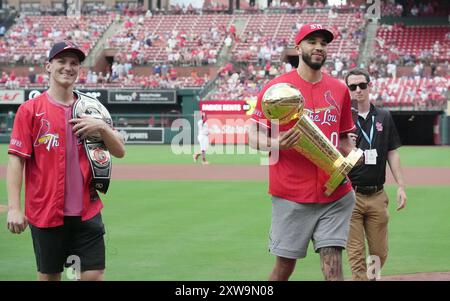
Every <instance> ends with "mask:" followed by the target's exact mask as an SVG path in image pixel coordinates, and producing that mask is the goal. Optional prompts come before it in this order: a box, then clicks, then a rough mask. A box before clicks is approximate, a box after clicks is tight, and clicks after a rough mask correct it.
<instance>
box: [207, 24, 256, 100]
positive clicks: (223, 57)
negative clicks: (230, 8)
mask: <svg viewBox="0 0 450 301" xmlns="http://www.w3.org/2000/svg"><path fill="white" fill-rule="evenodd" d="M247 22H248V20H247V18H246V17H235V18H234V21H233V24H234V26H235V27H236V35H237V36H238V37H239V36H241V35H242V33H243V32H244V29H245V26H246V25H247ZM232 48H233V47H231V48H230V49H227V48H226V47H225V45H223V46H222V49H221V51H220V52H219V55H218V57H217V65H218V66H220V67H221V66H224V65H225V64H227V63H228V62H232V54H233V53H232V51H231V49H232ZM216 80H217V76H216V77H215V78H214V79H213V80H211V81H210V82H209V83H208V84H207V85H206V86H205V88H204V89H203V90H202V92H201V93H200V95H199V97H200V99H203V98H204V97H206V95H208V93H209V92H211V91H213V90H214V89H216Z"/></svg>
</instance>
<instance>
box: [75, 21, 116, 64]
mask: <svg viewBox="0 0 450 301" xmlns="http://www.w3.org/2000/svg"><path fill="white" fill-rule="evenodd" d="M122 26H123V25H122V23H121V22H118V21H113V22H112V23H111V25H110V26H109V27H108V29H106V30H105V32H104V33H103V35H102V37H101V38H100V40H99V41H98V43H97V44H96V45H95V47H94V48H93V49H92V51H91V53H90V54H89V56H88V57H87V58H86V62H85V63H84V66H85V67H88V68H92V67H94V65H95V62H96V61H97V58H98V56H99V55H100V54H101V53H102V51H103V50H104V49H107V48H109V46H108V43H107V41H108V39H109V38H110V37H112V36H113V35H114V34H115V33H116V32H118V31H119V29H120V28H122Z"/></svg>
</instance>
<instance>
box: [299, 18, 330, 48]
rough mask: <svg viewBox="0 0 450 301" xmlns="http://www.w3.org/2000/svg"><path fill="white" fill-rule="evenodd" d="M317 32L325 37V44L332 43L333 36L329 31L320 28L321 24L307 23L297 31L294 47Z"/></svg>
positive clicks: (322, 27)
mask: <svg viewBox="0 0 450 301" xmlns="http://www.w3.org/2000/svg"><path fill="white" fill-rule="evenodd" d="M317 31H320V32H322V33H323V34H324V35H325V39H326V41H327V43H330V42H331V41H333V39H334V35H333V33H332V32H331V31H329V30H328V29H325V27H324V26H322V25H321V24H316V23H309V24H305V25H303V26H302V28H300V30H299V31H298V33H297V35H296V36H295V45H298V44H299V43H300V42H301V41H303V39H305V38H306V36H308V35H310V34H312V33H313V32H317Z"/></svg>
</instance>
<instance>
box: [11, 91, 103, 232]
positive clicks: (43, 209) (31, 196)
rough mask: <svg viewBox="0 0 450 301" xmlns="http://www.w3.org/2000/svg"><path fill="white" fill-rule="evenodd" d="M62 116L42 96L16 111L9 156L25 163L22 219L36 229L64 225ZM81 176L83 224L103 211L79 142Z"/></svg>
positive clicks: (64, 141) (54, 106) (63, 117)
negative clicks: (20, 158)
mask: <svg viewBox="0 0 450 301" xmlns="http://www.w3.org/2000/svg"><path fill="white" fill-rule="evenodd" d="M65 120H66V118H65V112H64V109H63V108H61V107H60V106H57V105H56V104H54V103H51V101H50V100H49V99H48V96H47V93H46V92H45V93H43V94H41V95H39V96H37V97H35V98H33V99H31V100H29V101H27V102H25V103H24V104H22V105H21V106H20V107H19V109H18V110H17V114H16V117H15V119H14V127H13V131H12V135H11V141H10V144H9V149H8V153H9V154H13V155H17V156H19V157H22V158H24V159H25V215H26V216H27V218H28V220H29V222H30V223H31V224H32V225H34V226H37V227H41V228H47V227H56V226H60V225H62V224H63V223H64V189H65V176H66V170H65V167H66V164H65V163H66V160H70V158H66V149H65V147H66V145H65V143H66V135H67V134H72V133H66V124H65ZM77 147H78V157H79V161H80V168H81V173H82V176H83V210H82V213H81V216H82V220H87V219H90V218H92V217H94V216H95V215H96V214H97V213H99V212H100V210H101V209H102V208H103V204H102V202H101V200H100V198H99V196H98V194H97V191H96V190H95V189H94V188H93V187H91V186H90V182H91V179H92V172H91V168H90V165H89V161H88V158H87V155H86V151H85V150H84V145H83V143H82V142H81V141H79V142H78V144H77Z"/></svg>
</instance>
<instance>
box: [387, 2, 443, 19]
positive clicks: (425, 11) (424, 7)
mask: <svg viewBox="0 0 450 301" xmlns="http://www.w3.org/2000/svg"><path fill="white" fill-rule="evenodd" d="M448 13H449V11H448V8H447V9H443V6H442V1H438V0H420V1H415V0H409V1H407V3H406V6H404V5H402V4H400V3H393V2H390V1H382V2H381V15H382V16H393V17H401V16H403V17H406V16H408V17H431V16H447V15H448Z"/></svg>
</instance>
